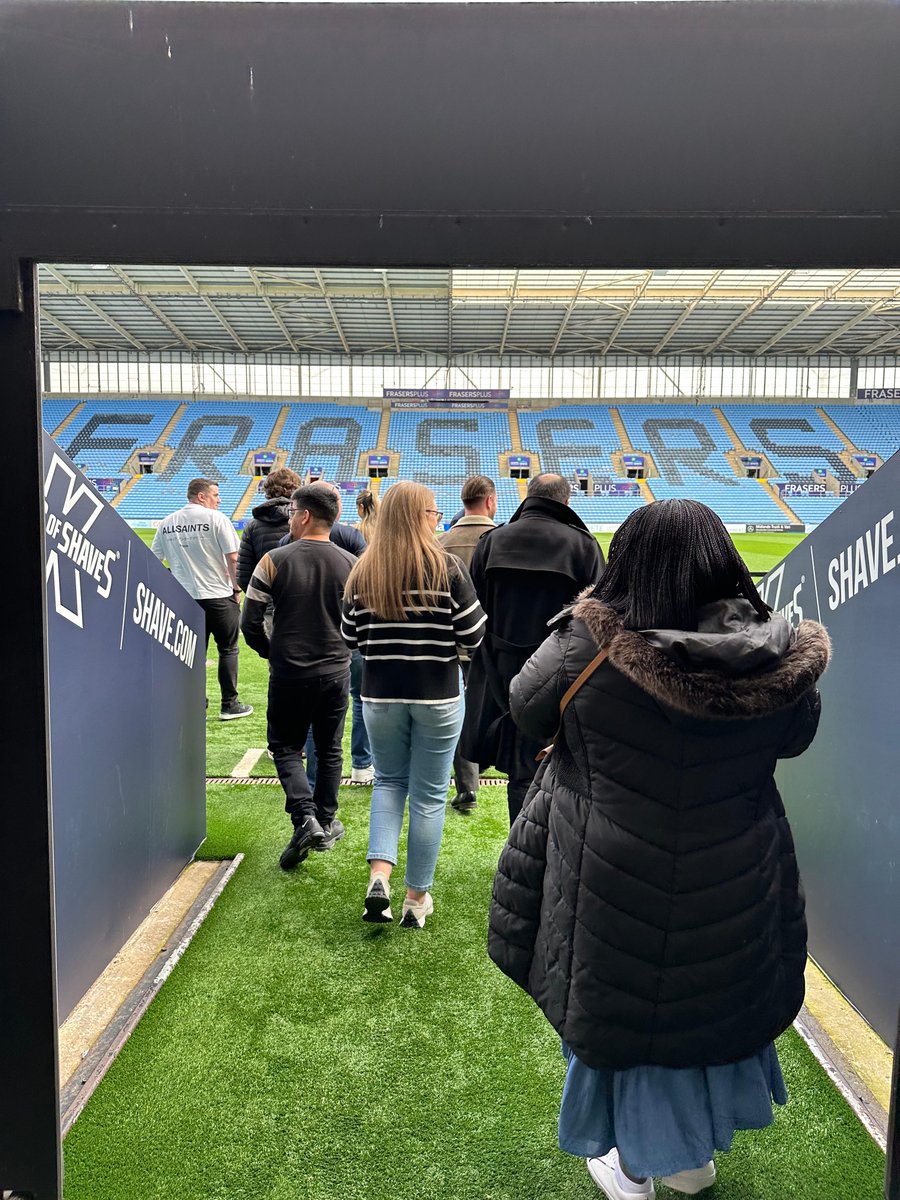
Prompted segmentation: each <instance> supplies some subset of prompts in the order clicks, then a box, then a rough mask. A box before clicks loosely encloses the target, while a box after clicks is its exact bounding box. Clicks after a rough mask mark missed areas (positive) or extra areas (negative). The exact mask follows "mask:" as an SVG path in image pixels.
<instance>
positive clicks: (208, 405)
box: [119, 400, 281, 520]
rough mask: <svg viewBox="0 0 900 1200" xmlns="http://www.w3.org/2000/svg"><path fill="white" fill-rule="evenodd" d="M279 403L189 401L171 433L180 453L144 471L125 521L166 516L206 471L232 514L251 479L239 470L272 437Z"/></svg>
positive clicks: (125, 502) (124, 507) (123, 505)
mask: <svg viewBox="0 0 900 1200" xmlns="http://www.w3.org/2000/svg"><path fill="white" fill-rule="evenodd" d="M280 407H281V406H280V405H278V404H274V403H271V402H269V401H265V400H258V401H252V400H251V401H229V400H220V401H215V400H207V401H198V402H196V403H193V404H189V405H188V407H187V410H186V411H185V412H184V413H183V414H182V417H181V420H180V421H179V422H178V424H177V426H176V427H175V430H174V431H173V433H172V435H171V437H170V445H172V446H173V447H174V448H175V453H174V455H173V456H172V458H171V460H170V462H169V464H168V466H167V467H166V469H165V470H164V471H163V472H161V473H160V474H154V475H145V476H142V477H141V478H140V479H139V480H138V481H137V483H136V484H135V485H134V487H133V488H132V489H131V490H130V491H129V493H128V495H127V496H125V497H124V498H123V499H122V501H121V502H120V504H119V512H120V513H121V515H122V516H123V517H124V518H125V519H126V520H138V519H147V518H158V517H162V516H165V515H166V513H169V512H172V511H173V510H174V509H176V508H179V507H180V506H181V505H182V504H184V503H185V496H186V492H187V485H188V483H189V482H190V480H191V479H193V478H195V477H196V476H198V475H206V476H208V477H209V478H210V479H215V480H216V481H217V482H218V484H219V495H220V497H221V511H222V512H223V513H225V514H226V516H229V517H230V516H231V515H232V514H233V513H234V510H235V508H237V506H238V504H239V503H240V501H241V498H242V497H243V495H244V492H245V491H246V490H247V485H248V483H249V482H250V479H249V476H247V475H240V474H238V472H239V471H240V470H241V467H242V465H243V462H244V459H245V458H246V456H247V453H248V451H250V450H252V449H253V448H254V447H256V446H265V445H266V444H267V442H268V441H269V437H270V435H271V433H272V429H273V427H274V425H275V421H276V419H277V417H278V413H279V411H280Z"/></svg>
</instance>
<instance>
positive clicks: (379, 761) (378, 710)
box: [363, 696, 464, 892]
mask: <svg viewBox="0 0 900 1200" xmlns="http://www.w3.org/2000/svg"><path fill="white" fill-rule="evenodd" d="M363 711H364V712H365V716H366V728H367V729H368V731H369V738H370V740H371V743H372V753H373V755H374V759H375V785H374V787H373V788H372V820H371V824H370V826H369V852H368V854H367V856H366V857H367V858H368V860H369V862H371V861H372V859H375V858H378V859H383V860H384V861H385V862H389V863H396V862H397V846H398V844H399V841H400V828H401V826H402V825H403V812H404V809H405V808H406V798H407V796H409V837H408V839H407V849H406V886H407V887H408V888H411V889H412V890H413V891H415V892H424V891H426V890H427V889H428V888H430V887H431V885H432V883H433V882H434V867H435V864H436V862H437V856H438V851H439V850H440V848H441V835H442V833H443V832H444V814H445V812H446V810H447V788H448V786H449V783H450V768H451V767H452V765H453V752H454V751H455V749H456V743H457V742H458V741H459V734H460V730H461V729H462V721H463V712H464V705H463V699H462V697H461V696H460V697H459V699H457V700H448V701H447V703H446V704H385V703H384V702H379V701H375V700H366V701H364V702H363Z"/></svg>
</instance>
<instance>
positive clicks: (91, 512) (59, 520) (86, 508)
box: [44, 454, 119, 629]
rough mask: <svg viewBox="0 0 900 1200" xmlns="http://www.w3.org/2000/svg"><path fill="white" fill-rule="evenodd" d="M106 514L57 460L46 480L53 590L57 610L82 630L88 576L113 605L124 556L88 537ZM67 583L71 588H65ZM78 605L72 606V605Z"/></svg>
mask: <svg viewBox="0 0 900 1200" xmlns="http://www.w3.org/2000/svg"><path fill="white" fill-rule="evenodd" d="M102 510H103V501H102V500H101V499H100V497H99V496H98V495H97V493H96V492H95V491H93V489H92V488H91V487H90V486H89V485H88V484H86V483H80V482H79V481H78V477H77V475H76V473H75V472H74V471H73V470H72V468H71V467H70V466H69V465H68V463H66V462H64V461H63V459H61V458H60V457H59V455H58V454H54V455H53V457H52V458H51V460H50V466H49V467H48V469H47V475H46V478H45V479H44V528H45V530H46V534H47V545H48V554H47V570H46V578H47V582H48V584H49V583H50V582H51V581H52V583H53V592H52V597H53V607H54V608H55V610H56V612H57V614H58V615H59V616H61V617H63V618H65V620H67V621H71V622H72V624H73V625H77V626H78V628H79V629H83V628H84V608H83V604H82V591H81V588H82V576H84V577H85V579H86V580H89V581H90V582H91V583H92V584H94V585H95V586H96V589H97V595H98V596H101V597H102V598H103V599H104V600H106V599H108V597H109V594H110V592H111V590H112V583H113V578H112V566H113V564H114V563H115V562H116V561H117V559H118V558H119V551H118V550H103V549H101V548H100V547H98V546H96V545H95V544H94V542H93V541H91V539H90V537H89V536H88V535H89V533H90V530H91V528H92V526H93V525H94V522H95V521H96V520H97V518H98V517H99V515H100V513H101V512H102ZM63 580H65V582H63ZM69 600H72V601H73V602H72V603H71V604H69V603H67V601H69Z"/></svg>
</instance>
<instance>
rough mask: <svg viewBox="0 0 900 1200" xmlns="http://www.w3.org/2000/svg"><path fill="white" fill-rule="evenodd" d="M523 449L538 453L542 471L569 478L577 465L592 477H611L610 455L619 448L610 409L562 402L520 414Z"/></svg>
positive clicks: (577, 467) (606, 478) (608, 478)
mask: <svg viewBox="0 0 900 1200" xmlns="http://www.w3.org/2000/svg"><path fill="white" fill-rule="evenodd" d="M519 432H520V434H521V436H522V445H523V446H524V448H525V449H526V450H533V451H536V452H537V453H538V454H539V455H540V456H541V470H542V471H550V472H553V473H555V474H557V475H565V476H566V477H571V476H572V475H573V473H574V472H575V471H576V470H578V469H579V468H583V469H586V470H588V471H590V472H591V473H592V474H593V476H594V478H595V479H598V480H601V479H603V480H610V481H612V480H614V479H615V473H614V471H613V465H612V457H611V456H612V454H613V452H614V451H615V450H618V449H620V446H619V441H620V438H619V435H618V434H617V433H616V427H615V426H614V425H613V423H612V418H611V417H610V415H609V409H608V408H607V407H605V406H601V405H597V404H590V405H588V404H562V405H560V406H559V407H558V408H552V409H548V410H546V411H544V412H531V411H527V410H526V411H522V412H520V413H519Z"/></svg>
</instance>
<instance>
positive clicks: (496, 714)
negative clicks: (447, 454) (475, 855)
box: [460, 475, 604, 823]
mask: <svg viewBox="0 0 900 1200" xmlns="http://www.w3.org/2000/svg"><path fill="white" fill-rule="evenodd" d="M603 567H604V561H603V555H602V554H601V552H600V546H599V544H598V543H597V539H596V538H595V537H594V536H593V534H592V533H591V532H590V530H589V529H588V528H587V526H586V525H585V524H584V522H583V521H582V520H581V518H580V517H579V516H578V515H577V514H576V513H574V512H573V511H572V510H571V508H570V507H569V484H568V483H567V482H566V480H565V479H563V477H562V476H561V475H538V476H536V477H535V478H534V479H532V480H531V482H530V483H529V485H528V495H527V497H526V499H525V500H523V501H522V503H521V504H520V505H519V507H518V508H517V509H516V511H515V513H514V514H513V516H512V517H511V518H510V521H509V523H508V524H507V525H500V526H498V528H496V529H494V530H493V531H488V532H487V533H486V534H485V536H484V537H483V538H482V539H481V540H480V541H479V543H478V545H477V547H476V548H475V553H474V555H473V557H472V582H473V583H474V585H475V591H476V593H477V595H478V599H479V600H480V602H481V607H482V608H483V609H484V611H485V612H486V613H487V618H488V624H487V633H486V634H485V638H484V641H483V642H482V643H481V645H480V646H479V648H478V649H477V650H476V652H475V655H474V657H473V659H472V665H471V667H470V668H469V680H468V687H467V689H466V717H465V723H464V725H463V732H462V736H461V738H460V749H461V751H462V752H463V753H464V754H465V755H466V757H467V758H470V759H472V760H473V761H475V762H478V763H479V764H480V765H481V766H482V767H486V766H490V765H493V766H496V767H499V769H500V770H501V771H506V772H507V774H508V775H509V785H508V787H507V802H508V805H509V818H510V823H512V821H514V820H515V818H516V816H517V815H518V812H519V809H520V808H521V807H522V801H523V800H524V799H525V793H526V792H527V790H528V787H529V785H530V784H531V781H532V779H533V778H534V772H535V760H534V756H535V754H537V753H538V751H539V750H540V749H541V747H540V746H539V745H537V744H536V743H534V742H532V741H531V740H530V739H528V738H526V737H525V736H524V734H521V733H520V732H519V730H518V729H517V728H516V726H515V725H514V724H513V720H512V717H511V716H510V714H509V685H510V683H511V682H512V680H513V678H514V677H515V676H516V675H517V674H518V673H519V671H520V670H521V669H522V667H523V666H524V665H525V663H526V662H527V661H528V659H529V658H530V657H531V655H532V654H533V653H534V652H535V650H537V648H538V646H539V645H540V644H541V642H543V640H544V638H545V637H546V636H547V622H548V621H549V620H550V619H551V617H553V616H555V615H556V613H558V612H559V611H560V610H561V609H562V608H564V607H565V606H566V605H567V604H570V603H571V602H572V601H573V600H574V599H575V597H576V595H577V594H578V593H579V592H580V591H581V590H582V588H585V587H588V586H589V585H591V584H594V583H596V582H597V580H598V579H599V578H600V575H601V573H602V571H603Z"/></svg>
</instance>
